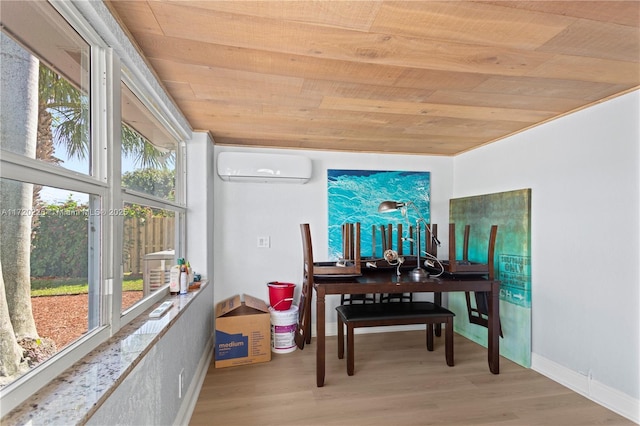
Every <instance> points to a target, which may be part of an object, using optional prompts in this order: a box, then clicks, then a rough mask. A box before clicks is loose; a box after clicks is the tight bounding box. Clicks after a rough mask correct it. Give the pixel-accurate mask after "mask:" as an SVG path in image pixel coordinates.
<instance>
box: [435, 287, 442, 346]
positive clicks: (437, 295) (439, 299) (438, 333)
mask: <svg viewBox="0 0 640 426" xmlns="http://www.w3.org/2000/svg"><path fill="white" fill-rule="evenodd" d="M433 303H435V304H436V305H440V306H442V293H434V294H433ZM436 336H437V337H440V336H442V324H436Z"/></svg>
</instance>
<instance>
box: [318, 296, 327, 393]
mask: <svg viewBox="0 0 640 426" xmlns="http://www.w3.org/2000/svg"><path fill="white" fill-rule="evenodd" d="M316 296H317V298H316V340H317V347H316V383H317V385H318V387H319V388H321V387H322V386H324V362H325V330H324V328H325V323H324V317H325V314H324V290H319V291H318V292H317V295H316Z"/></svg>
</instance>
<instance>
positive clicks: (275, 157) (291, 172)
mask: <svg viewBox="0 0 640 426" xmlns="http://www.w3.org/2000/svg"><path fill="white" fill-rule="evenodd" d="M217 170H218V176H220V178H221V179H222V180H224V181H230V182H264V183H306V182H307V181H308V180H309V179H311V160H310V159H309V158H307V157H303V156H301V155H289V154H264V153H253V152H221V153H220V154H218V167H217Z"/></svg>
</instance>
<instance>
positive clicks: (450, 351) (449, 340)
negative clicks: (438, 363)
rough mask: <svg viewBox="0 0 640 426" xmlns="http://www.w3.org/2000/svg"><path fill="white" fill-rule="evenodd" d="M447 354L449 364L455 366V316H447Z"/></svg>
mask: <svg viewBox="0 0 640 426" xmlns="http://www.w3.org/2000/svg"><path fill="white" fill-rule="evenodd" d="M444 332H445V338H444V339H445V350H444V352H445V356H446V358H447V365H448V366H449V367H453V318H451V317H449V318H447V323H446V324H445V330H444Z"/></svg>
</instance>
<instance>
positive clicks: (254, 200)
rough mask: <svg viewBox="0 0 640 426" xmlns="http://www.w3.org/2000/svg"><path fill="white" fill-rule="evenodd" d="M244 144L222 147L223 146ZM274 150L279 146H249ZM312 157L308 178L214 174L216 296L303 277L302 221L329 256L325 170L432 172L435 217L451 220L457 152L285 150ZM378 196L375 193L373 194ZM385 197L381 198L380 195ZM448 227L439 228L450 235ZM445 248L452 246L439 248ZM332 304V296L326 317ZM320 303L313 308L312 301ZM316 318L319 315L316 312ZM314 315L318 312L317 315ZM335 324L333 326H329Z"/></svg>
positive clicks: (323, 256) (318, 249) (317, 252)
mask: <svg viewBox="0 0 640 426" xmlns="http://www.w3.org/2000/svg"><path fill="white" fill-rule="evenodd" d="M225 150H226V151H241V150H242V149H240V148H232V147H220V146H216V148H215V151H216V154H218V153H219V152H222V151H225ZM242 151H253V152H274V150H258V149H253V150H247V149H243V150H242ZM277 152H279V153H292V154H296V155H305V156H307V157H309V158H311V160H312V164H313V176H312V178H311V180H310V181H309V182H308V183H306V184H304V185H296V184H264V183H237V182H223V181H222V180H221V179H220V177H219V176H217V174H216V178H215V185H214V186H215V194H216V195H215V209H214V216H215V224H214V229H215V231H214V241H215V242H214V244H215V247H214V251H215V253H216V258H215V269H214V271H215V273H214V281H215V285H216V289H215V298H216V301H218V300H221V299H224V298H226V297H228V296H231V295H233V294H238V293H248V294H251V295H254V296H257V297H260V298H263V299H264V300H265V301H267V302H268V290H267V285H266V284H267V283H268V282H269V281H284V282H292V283H296V284H298V287H297V292H296V297H297V296H298V294H299V289H300V284H301V280H302V239H301V236H300V227H299V224H300V223H306V222H308V223H309V224H310V226H311V233H312V239H313V249H314V257H315V259H316V260H327V259H328V242H327V221H328V211H327V208H328V207H327V169H362V170H407V171H430V172H431V180H432V189H431V212H432V217H433V223H447V222H448V216H449V198H450V195H451V192H452V187H451V184H452V172H453V171H452V164H453V159H451V158H447V157H427V156H410V155H379V154H355V153H354V154H350V153H336V152H324V151H301V150H295V151H293V150H292V151H287V150H277ZM373 196H375V195H374V194H372V197H373ZM381 201H382V200H381ZM445 231H447V228H446V227H443V229H442V231H440V230H439V233H440V235H441V236H443V238H440V239H441V240H442V241H443V242H444V241H447V234H444V232H445ZM259 236H269V237H271V248H269V249H265V248H257V239H258V237H259ZM441 250H442V253H447V247H444V244H443V247H442V248H441ZM334 306H335V305H334V304H332V302H331V301H330V300H329V299H328V300H327V315H328V316H327V318H333V317H334V316H335V315H334V314H333V313H332V312H333V309H334ZM314 308H315V307H314ZM314 318H315V317H314ZM314 321H315V319H314ZM333 329H334V328H332V327H328V329H327V330H328V331H329V332H330V331H331V330H333Z"/></svg>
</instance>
